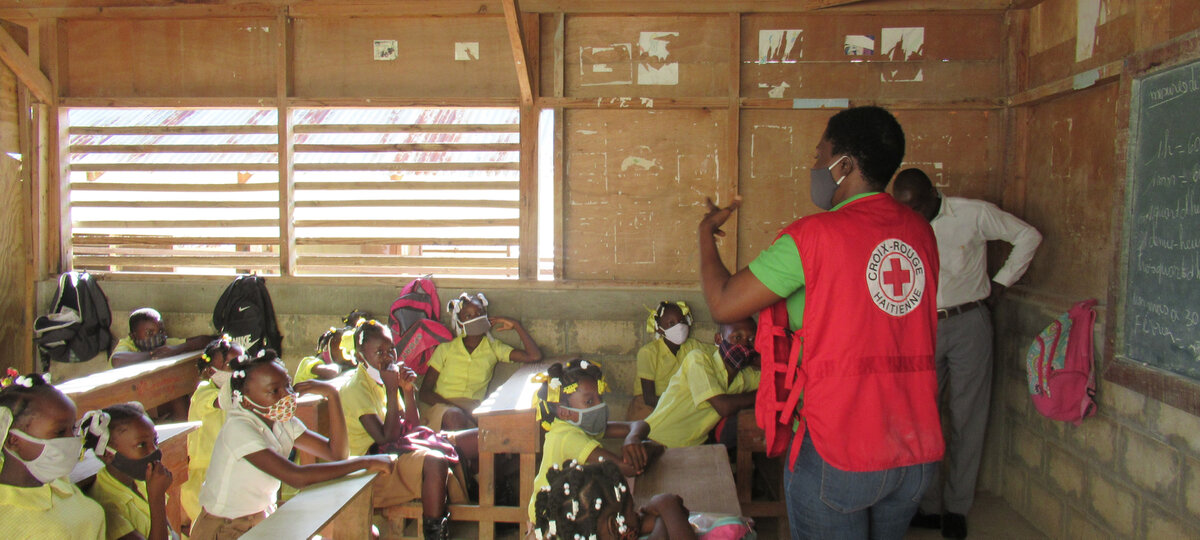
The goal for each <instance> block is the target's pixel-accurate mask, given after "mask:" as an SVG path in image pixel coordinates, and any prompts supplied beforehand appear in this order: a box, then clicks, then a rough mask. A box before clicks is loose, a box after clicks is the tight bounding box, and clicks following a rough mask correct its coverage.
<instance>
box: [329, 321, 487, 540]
mask: <svg viewBox="0 0 1200 540" xmlns="http://www.w3.org/2000/svg"><path fill="white" fill-rule="evenodd" d="M354 336H355V337H354V342H355V350H356V351H357V354H358V367H357V368H355V369H356V371H355V373H354V375H353V376H351V378H350V381H349V382H347V383H346V386H344V387H342V389H341V392H340V394H341V397H342V403H343V404H344V408H343V411H344V412H345V415H346V429H347V432H348V434H349V439H350V454H351V455H356V456H357V455H363V454H373V453H380V452H386V453H392V454H396V464H395V468H394V470H393V471H392V474H391V475H390V476H389V477H388V478H387V480H386V483H382V482H380V483H376V485H375V489H374V491H373V492H372V497H371V503H372V506H374V507H376V508H383V507H387V506H396V505H399V504H404V503H406V502H409V501H411V500H414V499H421V507H422V516H423V523H422V528H423V531H424V533H425V538H443V537H444V536H443V535H446V534H448V533H447V532H446V528H447V527H448V526H449V513H448V512H447V511H446V499H447V494H449V499H450V500H451V501H452V502H456V503H458V502H465V501H466V493H465V491H464V489H463V486H462V483H461V482H462V480H463V475H462V470H461V468H459V469H458V470H457V471H452V470H451V468H452V467H453V466H454V465H456V464H457V463H458V462H459V454H462V457H463V458H464V459H474V458H477V457H478V456H479V430H477V429H470V430H465V431H458V432H441V433H434V432H433V431H432V430H430V429H429V428H427V427H425V426H422V425H420V422H421V418H420V413H419V412H418V410H417V403H416V396H415V388H414V386H413V383H414V381H416V378H417V374H416V373H415V372H413V370H412V369H410V368H409V367H408V366H405V365H404V364H402V363H398V362H397V361H396V348H395V346H394V345H393V344H392V333H391V330H390V329H388V327H387V326H386V325H384V324H382V323H380V322H378V321H374V320H370V321H365V322H362V323H360V324H359V325H358V328H357V329H356V330H355V334H354Z"/></svg>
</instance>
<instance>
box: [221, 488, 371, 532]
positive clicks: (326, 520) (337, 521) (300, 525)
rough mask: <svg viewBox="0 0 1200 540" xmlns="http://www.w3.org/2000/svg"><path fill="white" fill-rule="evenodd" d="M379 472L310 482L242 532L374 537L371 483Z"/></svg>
mask: <svg viewBox="0 0 1200 540" xmlns="http://www.w3.org/2000/svg"><path fill="white" fill-rule="evenodd" d="M376 476H378V474H377V473H373V472H372V473H368V472H364V471H359V472H356V473H352V474H349V475H346V476H344V477H342V478H335V479H333V480H330V481H328V482H321V483H320V484H313V485H311V486H308V487H306V488H304V489H302V490H300V492H299V493H297V494H296V496H294V497H292V498H291V499H289V500H288V501H287V502H286V503H283V504H282V505H280V507H279V509H278V510H276V511H275V513H273V514H271V515H270V516H268V517H267V519H265V520H263V521H262V523H259V524H258V525H255V526H254V528H252V529H250V531H249V532H247V533H246V534H244V535H242V538H243V539H245V540H278V539H281V538H289V539H291V538H297V539H298V538H310V537H312V536H313V535H316V534H320V535H321V537H322V538H333V539H335V540H336V539H348V540H351V539H352V540H363V539H364V538H370V537H371V484H372V482H374V480H375V477H376Z"/></svg>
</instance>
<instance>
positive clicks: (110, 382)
mask: <svg viewBox="0 0 1200 540" xmlns="http://www.w3.org/2000/svg"><path fill="white" fill-rule="evenodd" d="M203 353H204V351H191V352H186V353H181V354H177V355H175V356H168V357H166V358H162V359H159V360H149V361H146V362H139V363H137V364H133V365H130V366H124V367H119V368H112V369H108V370H105V371H100V372H96V373H93V374H91V375H87V376H84V377H79V378H78V379H71V380H69V381H65V382H62V383H59V384H57V385H55V386H57V387H58V389H59V390H61V391H62V393H64V394H66V395H67V396H68V397H71V398H74V396H76V395H79V394H83V393H87V392H92V391H95V390H99V389H102V388H107V387H110V386H115V385H119V384H122V383H126V382H129V381H133V380H136V379H140V378H142V377H146V376H148V375H150V374H152V373H154V372H156V371H159V370H162V369H165V368H170V367H174V366H176V365H178V364H184V363H189V364H192V365H193V367H194V366H195V361H196V359H197V358H199V357H200V355H201V354H203ZM197 372H198V370H197Z"/></svg>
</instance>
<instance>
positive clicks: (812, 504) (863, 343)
mask: <svg viewBox="0 0 1200 540" xmlns="http://www.w3.org/2000/svg"><path fill="white" fill-rule="evenodd" d="M903 157H904V132H903V130H902V129H901V128H900V124H899V123H898V122H897V121H896V119H895V118H894V117H893V116H892V115H891V114H890V113H889V112H887V111H886V110H884V109H881V108H878V107H858V108H853V109H847V110H844V111H842V112H839V113H838V114H836V115H834V116H833V117H832V118H830V120H829V122H828V124H827V125H826V128H825V132H824V134H823V135H822V137H821V141H820V143H819V144H818V145H817V149H816V159H815V161H814V163H813V168H812V186H811V193H810V195H811V197H812V200H813V203H814V204H816V205H817V207H819V208H821V209H823V210H828V211H827V212H820V213H817V214H814V215H811V216H807V217H804V218H801V219H799V220H796V221H795V222H793V223H792V224H791V225H789V226H787V227H785V228H784V229H783V231H782V232H781V233H780V236H779V238H778V239H777V240H776V241H775V242H774V243H773V244H772V245H771V247H769V248H767V249H766V250H765V251H763V252H762V253H761V254H760V255H759V256H758V257H757V258H755V260H754V261H753V262H751V263H750V266H749V267H748V268H744V269H742V270H740V271H738V272H737V273H736V274H732V275H731V274H730V273H729V271H728V270H727V269H726V268H725V265H724V263H723V262H722V261H721V257H720V255H719V254H718V253H717V246H716V238H715V237H716V236H719V235H722V234H723V233H722V232H721V231H720V227H721V225H723V224H724V223H725V222H726V220H728V219H729V217H730V214H731V213H732V212H733V211H734V210H736V209H737V207H738V206H739V204H740V200H735V201H734V202H733V204H731V205H730V206H728V207H726V208H718V207H716V206H715V205H713V204H712V202H711V201H710V202H709V212H708V214H707V215H705V216H704V219H703V220H701V222H700V226H699V241H700V277H701V284H702V287H703V289H704V297H705V300H706V301H707V303H708V307H709V310H710V311H711V312H712V315H713V318H714V319H715V320H716V322H718V323H724V322H730V321H734V320H738V319H742V318H745V317H747V316H749V315H751V314H753V313H755V312H757V311H760V310H762V311H763V312H764V316H762V317H760V321H759V333H758V336H759V338H758V340H757V346H758V347H759V349H760V352H762V353H763V359H764V371H763V378H764V381H765V380H766V379H767V377H768V373H773V372H776V371H778V372H781V373H782V374H786V375H787V376H786V377H785V376H782V375H781V376H780V377H779V378H778V380H779V381H781V382H780V384H779V385H778V387H776V385H766V384H764V385H763V386H761V387H760V389H759V396H758V402H759V404H758V406H759V408H760V411H759V413H760V414H759V416H760V424H761V423H763V422H762V421H761V418H762V414H761V413H762V412H763V411H767V410H771V409H772V407H773V406H774V407H778V404H779V403H781V402H785V401H786V400H787V398H789V397H790V398H792V401H795V400H796V399H797V398H800V397H802V398H803V399H802V400H801V401H799V402H798V403H797V405H796V406H795V407H794V408H790V409H789V408H787V407H785V408H784V410H783V413H782V414H781V415H780V416H779V417H777V418H775V419H774V420H775V422H777V423H776V424H775V425H776V427H778V426H783V427H782V428H780V429H791V428H792V427H793V426H795V427H796V430H795V434H794V436H793V437H792V439H791V444H790V449H789V451H788V453H787V462H786V463H787V467H786V468H785V473H784V474H785V476H784V489H785V491H786V494H787V507H788V518H789V520H790V522H791V528H792V538H794V539H801V538H822V539H837V538H868V537H870V538H896V539H899V538H902V537H903V536H904V532H905V530H906V529H907V528H908V523H909V520H910V519H911V518H912V516H913V514H914V513H915V512H916V510H917V504H918V501H920V499H921V495H922V494H923V492H924V491H925V489H926V488H927V486H928V484H929V482H930V479H931V477H932V475H933V473H934V468H935V467H936V466H937V462H938V460H940V459H941V458H942V453H943V450H944V447H943V442H942V434H941V426H940V424H939V421H938V411H937V399H936V398H937V378H936V374H935V371H934V346H935V344H936V340H937V334H936V328H937V308H936V297H937V282H938V278H937V276H938V263H939V261H938V252H937V242H936V240H935V239H934V235H933V231H932V229H931V228H930V226H929V224H928V222H927V221H926V220H925V219H924V218H923V217H922V216H920V215H919V214H917V213H916V212H914V211H912V210H911V209H909V208H907V207H905V206H903V205H901V204H899V203H897V202H896V201H895V200H894V199H893V198H892V196H891V195H888V194H887V193H885V189H886V188H887V184H888V181H889V180H890V179H891V177H892V175H893V174H894V173H895V172H896V169H897V168H898V167H899V166H900V162H901V160H902V159H903ZM781 302H782V304H781V305H778V306H776V304H779V303H781ZM772 306H775V309H776V311H775V313H782V312H783V308H786V316H783V317H778V316H776V317H767V316H766V312H767V311H768V310H770V309H771V308H772ZM764 320H766V321H767V322H772V320H777V322H778V323H779V325H780V327H779V328H775V329H772V328H770V327H769V326H770V325H764V324H763V322H764ZM764 326H766V327H764ZM772 332H775V334H774V335H787V336H788V339H790V342H791V347H792V349H793V350H792V354H790V355H786V356H782V355H781V356H780V357H778V358H776V355H775V354H774V353H773V351H767V350H764V348H769V347H771V343H772V341H773V339H771V338H770V336H772V335H773V334H772ZM764 338H766V339H764ZM801 348H802V351H803V354H801V355H799V356H797V350H798V349H801ZM792 358H798V360H797V361H795V362H793V361H792V360H791V359H792ZM768 364H771V365H768ZM785 380H786V381H794V383H792V385H791V386H790V387H785V386H784V383H783V382H782V381H785ZM773 387H774V391H772V389H773ZM787 403H788V404H789V405H790V404H791V402H787ZM764 427H766V426H764ZM768 431H769V432H770V431H772V430H771V429H769V430H768Z"/></svg>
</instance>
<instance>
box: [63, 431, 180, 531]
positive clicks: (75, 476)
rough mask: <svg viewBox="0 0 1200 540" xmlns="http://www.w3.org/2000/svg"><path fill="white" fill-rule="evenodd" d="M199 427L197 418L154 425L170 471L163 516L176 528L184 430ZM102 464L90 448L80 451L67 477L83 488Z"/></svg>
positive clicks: (86, 486) (164, 459) (85, 487)
mask: <svg viewBox="0 0 1200 540" xmlns="http://www.w3.org/2000/svg"><path fill="white" fill-rule="evenodd" d="M199 427H200V422H180V423H177V424H160V425H157V426H154V429H155V431H157V432H158V448H159V449H160V450H162V453H163V457H162V463H163V465H165V466H166V467H167V469H168V470H170V471H171V476H172V481H171V489H170V491H168V493H167V494H168V497H167V519H169V520H170V521H171V523H172V524H173V525H174V526H175V528H176V530H178V527H179V526H180V525H181V524H182V523H183V522H184V521H185V520H184V513H183V507H182V506H180V502H179V488H180V487H181V486H183V483H184V482H186V481H187V474H188V454H187V434H188V433H191V432H192V431H195V430H196V429H198V428H199ZM102 468H104V462H102V461H100V458H98V457H96V454H95V453H93V452H92V451H91V450H88V451H87V452H85V453H84V455H83V459H82V460H80V462H79V463H78V464H76V465H75V468H74V469H73V470H72V471H71V481H72V482H74V483H75V484H77V485H79V487H80V489H84V490H86V489H87V488H89V487H91V484H92V482H93V481H95V479H96V474H97V473H99V472H100V469H102Z"/></svg>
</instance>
